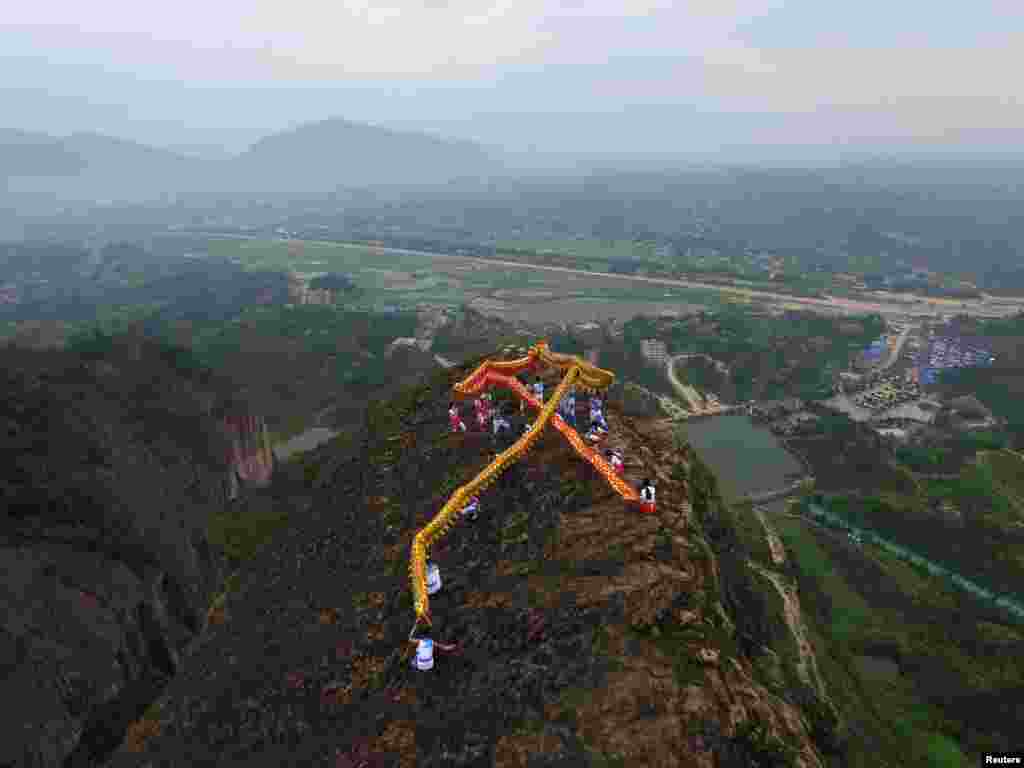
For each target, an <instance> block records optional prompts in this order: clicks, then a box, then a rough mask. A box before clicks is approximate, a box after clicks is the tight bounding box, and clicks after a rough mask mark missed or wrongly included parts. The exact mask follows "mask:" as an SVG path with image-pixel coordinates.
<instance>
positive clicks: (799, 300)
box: [161, 232, 1019, 317]
mask: <svg viewBox="0 0 1024 768" xmlns="http://www.w3.org/2000/svg"><path fill="white" fill-rule="evenodd" d="M161 234H164V235H166V234H175V233H173V232H163V233H161ZM182 234H185V235H192V236H194V235H202V236H207V237H215V238H225V239H236V240H270V239H273V238H269V237H267V236H266V235H225V234H218V233H212V232H207V233H203V232H188V233H182ZM304 242H310V243H313V244H314V245H331V246H335V247H341V248H361V249H365V248H368V247H369V246H367V245H365V244H363V243H338V242H335V241H332V240H307V241H304ZM373 249H374V250H375V251H377V252H383V253H406V254H411V255H414V256H429V257H431V258H434V259H443V260H447V261H458V262H461V263H473V264H480V263H486V264H494V265H496V266H500V267H508V268H513V269H532V270H535V271H542V272H560V273H562V274H569V275H580V276H584V277H594V278H601V279H604V280H620V281H621V280H625V281H631V282H634V283H648V284H653V285H670V286H675V287H678V288H699V289H701V290H711V291H718V292H720V293H728V294H732V295H734V296H742V297H744V298H749V299H760V300H770V301H773V302H782V303H788V304H797V305H799V306H802V307H808V308H817V309H824V310H830V311H832V312H839V313H841V314H855V315H856V314H865V313H873V312H875V313H878V314H881V315H897V316H902V315H913V316H921V317H924V316H927V317H932V316H934V315H935V313H936V312H942V313H946V314H948V313H950V312H953V311H956V312H964V313H967V314H970V315H974V316H977V317H1004V316H1009V315H1012V314H1015V313H1016V312H1018V311H1019V307H1017V306H1012V307H1006V306H1003V307H982V306H979V305H978V304H977V303H972V304H968V306H967V307H963V308H961V307H959V306H958V307H956V308H955V309H951V308H950V305H949V304H948V303H941V302H932V301H930V300H927V299H926V300H924V301H922V302H921V303H909V302H875V301H862V300H854V299H842V298H838V297H834V296H831V297H828V298H825V299H811V298H806V297H800V296H791V295H789V294H785V293H773V292H771V291H758V290H753V289H751V288H736V287H733V286H723V285H716V284H714V283H703V282H700V281H697V280H679V279H670V278H665V277H641V276H639V275H623V274H616V273H611V272H593V271H590V270H584V269H570V268H569V267H552V266H548V265H545V264H529V263H523V262H519V261H504V260H502V259H481V258H477V257H474V256H453V255H450V254H440V253H431V252H429V251H413V250H409V249H407V248H388V247H386V246H373Z"/></svg>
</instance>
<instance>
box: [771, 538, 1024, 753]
mask: <svg viewBox="0 0 1024 768" xmlns="http://www.w3.org/2000/svg"><path fill="white" fill-rule="evenodd" d="M776 527H777V530H779V532H780V535H781V536H782V538H783V540H784V542H785V545H786V547H787V550H788V552H789V553H790V554H791V556H792V557H793V559H794V560H795V574H796V576H797V579H798V583H799V585H800V596H801V603H802V606H803V610H804V615H805V618H806V619H807V620H808V621H810V622H811V623H812V625H813V627H814V629H815V632H814V633H813V634H814V646H815V650H816V654H817V657H818V665H819V668H820V669H821V670H822V672H823V674H824V675H825V677H826V681H827V684H828V689H829V694H830V696H832V698H833V699H834V700H835V701H836V702H837V704H839V705H840V707H841V709H842V710H843V712H844V715H845V717H846V718H847V719H848V723H847V728H846V730H847V732H849V733H850V735H851V738H849V739H848V740H847V741H846V744H847V750H846V754H845V756H844V757H845V759H844V760H842V761H841V762H836V763H834V764H835V765H844V766H850V767H851V768H853V767H855V766H856V767H857V768H860V766H863V767H864V768H869V767H870V768H876V767H878V766H897V765H905V764H907V762H917V763H919V764H921V765H930V766H965V767H966V766H968V765H973V764H974V762H973V759H972V760H969V759H968V755H971V756H973V755H975V754H978V753H980V752H982V751H992V750H997V749H999V746H998V745H999V744H1000V743H1003V744H1006V743H1009V742H1011V741H1012V738H1013V733H1014V732H1015V731H1014V728H1015V725H1014V723H1015V716H1014V715H1013V713H1012V708H1009V707H1008V706H1007V705H1006V704H1005V703H1000V696H1001V697H1013V693H1012V691H1013V690H1015V689H1016V688H1017V687H1018V686H1020V685H1021V683H1022V682H1024V663H1022V661H1021V658H1020V657H1019V656H1018V657H1017V658H1016V659H1011V658H1009V657H1007V656H1006V655H1005V651H1006V649H1007V648H1008V646H1007V645H1006V643H1010V647H1017V648H1022V647H1024V646H1022V637H1021V636H1020V635H1019V634H1017V633H1016V632H1014V631H1013V630H1010V629H1009V628H1008V627H1005V626H1004V625H1002V624H998V623H993V622H992V621H991V620H990V617H988V616H987V615H986V614H985V612H984V608H983V607H981V606H978V605H976V604H973V603H971V602H970V601H969V600H967V599H966V598H964V597H963V596H962V595H960V594H958V593H955V592H952V591H951V590H950V588H949V587H948V586H947V585H945V584H943V583H942V582H941V581H939V580H937V579H934V578H932V577H929V576H928V575H927V574H924V573H922V572H919V571H918V570H917V569H916V568H914V567H912V566H910V565H908V564H906V563H903V562H901V561H899V560H897V559H895V558H894V557H892V556H890V555H888V554H886V553H885V552H884V551H882V550H880V549H877V548H874V547H870V546H866V547H865V548H864V551H863V552H859V551H857V550H855V549H853V548H851V547H850V545H848V544H846V543H845V542H843V540H842V538H841V537H838V536H837V535H836V534H833V533H828V532H822V533H816V532H814V531H813V530H812V529H811V528H810V527H808V525H807V524H806V523H804V522H801V521H798V520H795V519H779V520H778V521H777V522H776ZM982 627H993V628H994V629H993V630H992V631H990V632H987V633H982V632H980V631H979V630H980V628H982ZM985 635H988V636H990V637H997V638H1005V639H1003V640H1002V643H1003V645H1002V646H999V645H998V642H997V641H993V640H992V639H984V637H985ZM996 648H999V649H1000V653H999V654H998V655H992V652H993V651H994V650H995V649H996Z"/></svg>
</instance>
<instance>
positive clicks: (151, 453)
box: [0, 343, 229, 766]
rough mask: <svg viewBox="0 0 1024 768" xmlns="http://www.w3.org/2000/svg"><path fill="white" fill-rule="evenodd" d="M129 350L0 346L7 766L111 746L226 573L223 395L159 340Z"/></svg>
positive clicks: (78, 761) (173, 662) (175, 658)
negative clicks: (208, 533)
mask: <svg viewBox="0 0 1024 768" xmlns="http://www.w3.org/2000/svg"><path fill="white" fill-rule="evenodd" d="M123 352H124V350H120V351H119V350H118V349H116V348H111V349H108V350H106V352H104V353H102V354H90V355H80V354H74V353H70V352H40V351H31V350H14V349H5V350H0V357H2V360H3V364H2V365H0V371H2V372H0V382H2V383H0V389H2V390H3V392H4V398H3V399H2V401H0V423H2V425H3V429H4V462H3V464H2V468H0V508H2V509H3V517H2V528H0V571H2V572H3V573H4V580H3V584H2V586H0V604H2V611H0V615H2V619H0V664H2V666H3V673H2V675H0V691H2V696H3V700H4V701H6V702H8V704H9V705H14V707H15V710H16V713H15V716H14V717H10V716H8V717H5V718H4V719H3V721H2V726H0V728H2V729H3V732H2V736H0V765H18V766H57V765H90V764H92V761H93V760H94V759H95V758H96V756H98V755H103V754H105V753H107V752H109V750H110V749H112V748H114V747H116V745H117V744H118V743H119V741H120V739H121V737H122V735H123V729H124V726H125V725H126V724H127V723H128V722H130V721H131V720H132V719H134V718H136V717H138V714H139V712H140V710H141V708H144V707H145V705H146V704H147V703H148V701H149V700H150V699H151V698H152V696H153V693H154V691H155V690H156V689H157V688H159V686H160V685H161V681H162V680H163V679H165V678H167V677H169V676H170V675H172V674H173V673H174V671H175V669H176V668H177V665H178V663H179V659H180V657H181V655H182V651H183V649H184V648H185V647H186V646H187V645H188V643H189V642H190V641H191V640H192V639H194V638H195V637H196V636H197V635H198V634H199V633H200V632H201V631H202V629H203V626H204V622H205V614H206V609H207V606H208V604H209V600H210V595H211V593H212V592H213V591H214V590H215V589H217V588H218V587H219V585H220V583H221V581H222V578H223V574H222V573H221V567H220V565H219V562H218V558H217V557H216V555H215V554H214V553H213V552H212V551H211V549H210V547H209V546H208V544H207V541H206V538H205V522H206V515H207V514H208V512H209V511H210V510H211V509H215V508H219V507H221V506H223V505H224V504H225V503H226V502H227V491H228V486H227V484H226V483H225V478H226V477H227V475H228V469H229V467H228V463H227V460H226V457H227V455H228V450H229V445H228V444H227V442H226V441H225V440H224V439H223V435H222V434H221V433H220V432H219V431H218V429H217V428H216V427H215V421H216V419H215V417H214V416H213V415H212V414H213V413H214V411H215V410H216V408H217V403H218V402H221V401H223V399H224V397H225V396H226V394H227V393H226V391H224V390H223V389H222V388H221V385H220V384H219V383H218V382H216V381H214V380H212V379H210V378H209V377H206V376H205V375H204V374H202V373H201V372H197V371H194V370H186V369H184V368H182V367H181V364H182V361H181V360H180V359H178V358H177V357H176V353H174V352H173V351H169V350H167V349H166V348H163V347H160V346H157V345H154V344H150V343H142V344H138V345H133V347H132V349H131V350H130V352H131V354H130V355H128V354H124V353H123ZM204 425H205V426H204ZM15 703H16V704H15Z"/></svg>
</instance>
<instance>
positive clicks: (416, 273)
mask: <svg viewBox="0 0 1024 768" xmlns="http://www.w3.org/2000/svg"><path fill="white" fill-rule="evenodd" d="M209 251H210V253H211V254H212V255H215V256H219V257H223V258H229V259H235V260H236V261H238V262H239V263H241V264H242V265H243V266H244V267H245V268H247V269H253V270H281V271H288V270H291V271H295V272H298V273H303V274H315V273H320V272H343V273H346V274H349V275H351V276H352V277H353V279H354V280H355V281H356V283H357V284H358V285H359V286H360V288H362V289H363V291H364V292H365V293H364V299H363V301H364V302H365V303H368V304H372V305H374V306H376V307H378V308H380V307H381V306H384V305H389V306H398V307H402V306H409V305H413V304H448V305H453V306H455V305H460V304H463V303H467V302H468V303H471V304H472V305H473V306H474V307H475V308H477V309H478V310H480V311H486V312H487V313H489V314H493V315H497V316H499V317H503V318H505V319H508V320H513V321H523V322H536V323H549V322H583V321H589V320H605V319H608V318H610V317H615V318H618V319H622V320H625V319H628V318H630V317H632V316H634V315H637V314H640V313H659V312H668V311H675V312H681V313H685V312H691V311H696V310H698V309H701V308H703V307H709V306H712V305H717V304H718V303H719V302H720V300H719V298H718V296H717V295H716V293H715V292H712V291H704V290H693V289H686V288H675V287H672V286H662V285H657V284H642V283H641V284H637V283H624V282H623V281H621V280H616V279H602V278H600V277H594V276H584V275H572V274H564V273H558V272H537V271H534V270H530V269H528V268H515V267H509V266H505V265H493V264H488V263H487V262H483V261H479V260H476V259H471V258H466V257H461V256H436V255H428V254H413V253H404V252H396V251H383V250H381V249H377V248H373V247H371V246H359V245H350V244H333V243H313V242H285V241H270V240H266V241H264V240H238V239H223V240H220V239H217V240H211V241H210V243H209Z"/></svg>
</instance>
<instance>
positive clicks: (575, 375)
mask: <svg viewBox="0 0 1024 768" xmlns="http://www.w3.org/2000/svg"><path fill="white" fill-rule="evenodd" d="M541 367H552V368H559V369H561V370H562V371H564V372H565V375H564V376H563V377H562V381H561V382H560V383H559V385H558V387H556V388H555V391H554V392H552V393H551V399H550V400H549V401H548V402H547V403H544V404H542V403H541V402H540V401H539V400H537V399H536V398H535V397H534V396H533V395H532V394H531V393H530V392H529V391H528V390H527V389H526V387H524V386H523V385H522V384H521V383H520V382H519V380H518V379H516V378H515V375H516V374H517V373H521V372H523V371H526V370H531V369H538V368H541ZM614 380H615V374H613V373H612V372H611V371H606V370H603V369H601V368H598V367H597V366H594V365H592V364H590V363H588V362H587V361H586V360H583V359H581V358H578V357H575V356H574V355H563V354H557V353H554V352H551V351H550V349H549V348H548V345H547V343H546V342H543V341H541V342H539V343H537V344H536V345H534V346H533V347H531V348H530V351H529V353H528V354H527V356H526V357H524V358H520V359H518V360H504V361H499V360H486V361H484V362H483V363H481V364H480V365H479V366H478V367H477V368H476V370H474V371H473V372H472V373H471V374H470V375H469V376H467V377H466V378H465V379H463V380H462V381H460V382H459V383H458V384H456V385H455V386H454V392H455V396H456V397H457V398H459V399H463V398H467V397H475V396H477V395H479V394H480V393H482V392H484V391H485V390H488V389H491V388H492V387H502V388H504V389H508V390H511V391H512V392H513V393H514V394H515V395H516V397H518V398H519V399H520V400H522V401H523V402H525V403H526V404H527V405H529V406H530V407H531V408H534V409H535V410H537V411H538V412H539V413H538V415H537V419H536V420H535V421H534V423H533V426H532V427H531V428H530V429H529V430H528V431H527V432H526V434H524V435H523V436H522V437H521V438H519V440H517V441H516V442H515V443H514V444H513V445H512V446H510V447H509V448H508V449H507V450H505V451H502V452H501V453H500V454H498V456H497V457H496V458H495V459H494V461H492V462H491V463H490V464H488V465H487V466H486V467H485V468H484V469H483V471H481V472H480V474H478V475H477V476H476V477H475V478H473V479H472V480H471V481H470V482H468V483H466V485H463V486H461V487H459V488H457V489H456V490H455V492H454V493H453V494H452V496H451V498H449V499H448V501H447V502H446V503H445V505H444V506H443V507H442V508H441V511H440V512H438V513H437V515H436V516H435V517H434V519H433V520H431V521H430V522H429V523H427V525H426V526H425V527H424V528H422V529H421V530H420V531H419V532H418V533H417V534H416V536H415V538H414V539H413V542H412V552H411V557H410V562H409V578H410V581H411V582H412V592H413V608H414V610H415V612H416V623H417V624H419V623H424V624H430V601H429V598H428V597H427V554H428V552H429V550H430V547H431V545H433V543H434V542H435V541H437V540H438V539H440V538H441V537H442V536H443V535H444V534H445V533H447V532H448V530H449V529H450V528H451V527H452V526H453V525H454V524H455V521H456V520H457V519H458V515H459V512H460V511H461V510H462V508H463V507H465V506H466V504H468V503H469V499H470V498H472V497H473V496H475V495H476V494H478V493H480V491H482V490H484V489H485V488H487V487H488V486H490V485H491V484H492V483H493V482H494V481H495V480H497V479H498V476H499V475H501V473H502V472H504V471H505V470H506V469H507V468H508V467H510V466H511V465H512V464H514V463H515V462H517V461H519V460H520V459H522V458H523V457H524V456H525V455H526V454H527V452H528V451H529V450H530V449H531V448H532V447H533V446H534V444H535V443H536V442H537V440H538V439H540V436H541V433H542V432H543V431H544V427H546V426H547V425H548V423H551V424H553V425H554V427H555V429H557V430H558V431H559V432H561V433H562V434H563V435H564V436H565V438H566V440H568V441H569V444H570V445H571V446H572V447H573V449H574V450H575V451H576V453H577V454H579V455H580V456H581V457H582V458H584V459H585V460H586V461H588V462H590V463H591V464H592V465H593V466H594V468H595V469H597V471H598V472H600V473H601V475H602V476H603V477H604V478H605V480H607V481H608V484H609V485H610V486H611V487H612V489H613V490H614V491H615V492H616V493H618V494H619V495H620V496H622V498H623V499H625V500H626V501H628V502H637V501H639V496H638V494H637V492H636V491H635V490H634V489H633V488H632V487H631V486H630V485H629V484H628V483H626V482H625V481H624V480H623V479H622V478H621V477H619V476H618V475H617V474H616V473H615V470H613V469H612V467H611V465H609V464H608V462H606V461H605V460H604V458H603V457H602V456H601V455H600V454H599V453H598V452H596V451H594V450H593V449H592V448H590V447H589V446H587V445H586V444H585V443H584V442H583V440H582V439H580V436H579V435H578V434H577V433H576V430H574V429H573V428H572V427H570V426H569V425H568V424H566V423H565V422H564V421H563V420H562V417H561V416H559V415H557V413H556V410H557V408H558V404H559V403H560V402H561V401H562V398H563V397H565V394H566V392H568V391H569V388H570V387H571V386H573V385H576V386H578V387H580V388H582V389H584V390H587V391H591V392H594V391H603V390H605V389H607V388H608V387H609V386H611V384H612V382H613V381H614Z"/></svg>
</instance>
